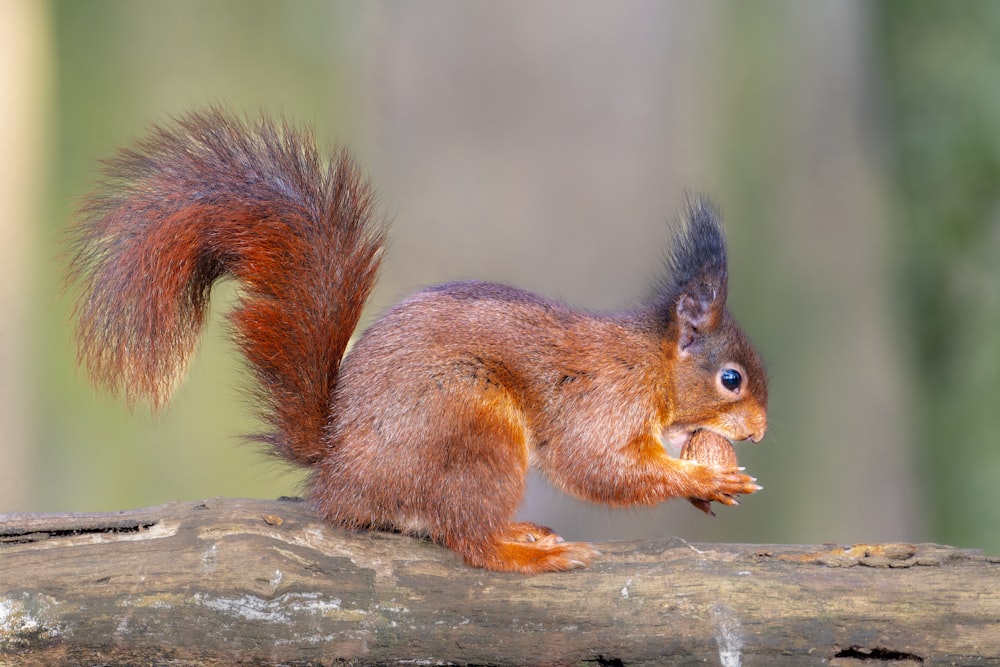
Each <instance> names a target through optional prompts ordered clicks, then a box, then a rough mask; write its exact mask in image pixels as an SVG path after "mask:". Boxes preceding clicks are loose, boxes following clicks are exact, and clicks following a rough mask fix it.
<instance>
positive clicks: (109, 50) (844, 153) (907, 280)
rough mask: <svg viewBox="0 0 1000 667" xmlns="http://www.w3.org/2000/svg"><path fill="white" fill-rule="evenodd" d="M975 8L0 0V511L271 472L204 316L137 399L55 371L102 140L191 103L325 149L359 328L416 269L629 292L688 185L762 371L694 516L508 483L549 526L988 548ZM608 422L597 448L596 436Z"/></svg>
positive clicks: (287, 475)
mask: <svg viewBox="0 0 1000 667" xmlns="http://www.w3.org/2000/svg"><path fill="white" fill-rule="evenodd" d="M998 36H1000V4H998V3H995V2H990V1H988V0H973V1H968V2H963V3H950V2H944V1H933V0H924V1H923V2H903V1H899V2H895V1H892V2H889V1H881V2H865V1H861V0H856V1H847V0H845V1H843V2H816V3H801V2H796V1H794V0H780V1H779V0H773V1H767V2H717V1H713V2H695V1H693V0H691V1H685V2H622V3H598V2H589V1H584V2H568V1H565V2H563V1H556V0H552V1H548V2H541V3H535V2H530V3H529V2H521V3H517V2H513V3H502V4H501V3H464V2H425V3H403V2H371V3H347V2H344V3H340V2H315V1H312V2H309V1H300V2H284V3H276V2H264V1H241V2H232V1H227V0H215V1H209V2H205V1H200V0H199V1H194V0H175V1H172V2H132V1H124V0H105V1H89V2H78V1H76V0H66V1H54V2H42V1H31V0H3V2H0V70H2V72H0V94H2V104H0V136H2V137H3V139H2V145H0V148H2V150H0V195H2V200H3V201H4V202H5V205H4V208H3V211H2V212H0V278H2V280H0V285H2V287H0V318H2V324H0V424H2V425H3V437H2V440H0V512H5V511H44V512H50V511H96V510H111V509H124V508H129V507H136V506H144V505H152V504H158V503H162V502H166V501H168V500H171V499H197V498H203V497H211V496H216V495H228V496H254V497H274V496H278V495H282V494H296V493H299V492H301V482H302V475H301V474H300V473H298V472H296V471H289V470H287V469H286V468H284V467H283V466H281V465H280V464H278V463H275V462H273V461H270V460H269V459H267V458H266V457H264V456H262V455H261V454H260V452H258V451H256V450H255V449H254V448H253V447H249V446H245V445H243V444H241V441H240V438H239V434H241V433H247V432H252V431H254V430H255V424H254V423H253V422H252V421H251V420H250V418H249V416H248V415H249V413H250V410H249V409H248V406H247V405H246V403H245V401H244V400H243V398H242V396H243V393H242V392H241V386H242V385H243V383H244V382H245V378H244V376H243V373H242V368H241V363H240V361H239V359H238V358H237V357H236V356H235V354H234V353H233V350H232V349H231V348H230V346H229V345H228V344H227V342H226V341H225V336H224V332H223V330H222V327H221V326H220V319H221V318H219V317H218V315H217V314H218V313H219V312H222V311H224V309H225V308H226V304H227V303H228V302H229V301H230V300H231V298H232V294H233V286H232V285H225V284H224V285H221V286H220V287H219V288H217V289H216V290H215V293H214V296H213V311H214V312H215V313H216V316H214V317H213V320H212V322H211V324H210V325H209V327H208V330H207V331H206V335H205V337H204V340H203V343H202V345H201V348H200V351H199V354H198V357H197V359H196V362H195V363H194V365H193V367H192V369H191V373H190V376H189V377H188V378H187V380H186V382H185V383H184V384H183V386H182V387H181V389H180V391H179V392H178V394H177V396H176V398H175V400H174V401H173V403H172V404H171V406H170V407H169V408H168V409H167V410H166V411H165V412H164V413H163V414H159V415H150V414H149V412H148V410H145V409H142V408H140V409H138V410H137V411H136V412H135V413H134V414H129V413H128V411H127V409H126V407H125V405H124V404H123V403H122V402H121V401H116V400H113V399H110V398H108V397H107V396H104V395H101V394H100V393H98V392H95V391H94V390H93V389H91V388H90V387H89V385H88V383H87V380H86V378H85V377H83V376H82V374H80V373H78V372H77V371H76V370H75V369H74V355H75V351H74V347H73V342H72V335H71V334H72V330H71V319H70V311H71V307H72V303H71V302H72V299H71V298H70V296H69V295H66V294H64V293H63V292H62V285H61V281H62V267H63V261H62V259H61V258H60V257H59V253H60V252H61V249H60V242H61V238H62V235H63V233H64V230H65V228H66V226H67V224H68V223H69V221H70V220H71V218H72V215H73V210H74V207H75V205H76V202H78V201H79V198H80V197H81V196H82V195H83V194H84V193H85V192H87V191H88V189H89V188H90V187H91V185H92V183H93V178H94V175H95V167H96V164H97V162H98V160H100V159H101V158H102V157H107V156H108V155H110V154H111V152H112V151H113V150H114V149H115V147H117V146H120V145H122V144H124V143H127V142H129V141H130V140H131V139H134V138H135V137H137V136H138V135H140V134H141V133H142V131H143V129H144V128H146V127H147V126H148V125H149V123H151V122H157V121H163V120H165V119H168V118H169V117H170V116H172V115H176V114H179V113H183V112H184V111H186V110H190V109H194V108H199V107H204V106H206V105H209V104H224V105H227V106H230V107H233V108H235V109H237V110H240V111H244V112H247V113H251V114H252V113H257V112H259V111H267V112H270V113H276V114H283V115H285V116H286V117H288V118H290V119H293V120H295V121H296V122H299V123H301V124H304V125H311V126H314V127H315V128H316V129H317V134H318V136H319V137H321V138H322V140H323V141H324V142H325V143H329V144H331V145H332V144H334V143H346V144H347V145H349V146H351V147H352V148H353V149H354V150H355V152H356V153H357V155H358V156H359V158H360V160H361V162H362V163H363V164H364V165H365V167H366V169H367V171H368V172H369V174H370V175H371V177H372V179H373V180H374V181H375V182H376V183H377V184H378V187H379V191H380V193H381V201H382V205H383V208H384V210H385V211H386V212H387V213H388V214H389V215H390V216H391V217H392V218H393V219H394V225H393V231H392V235H391V238H392V246H391V248H390V253H389V256H388V258H387V261H386V265H385V269H384V271H383V278H382V281H381V283H380V285H379V287H378V289H377V290H376V293H375V295H374V297H373V299H372V303H371V308H370V313H369V315H368V317H367V319H366V322H371V320H372V318H374V317H375V316H376V314H377V313H378V311H379V310H381V309H383V308H385V307H387V306H388V305H390V304H391V303H393V302H394V301H396V300H397V299H398V298H400V297H401V296H402V295H404V294H406V293H408V292H410V291H412V290H414V289H417V288H419V287H420V286H422V285H426V284H431V283H435V282H442V281H445V280H451V279H456V278H484V279H490V280H495V281H500V282H507V283H513V284H518V285H520V286H523V287H526V288H529V289H532V290H535V291H538V292H541V293H543V294H546V295H548V296H553V297H557V298H562V299H565V300H566V301H568V302H570V303H573V304H577V305H580V306H582V307H587V308H598V309H607V308H614V307H616V306H617V307H620V306H624V305H628V304H631V303H634V302H635V301H636V300H638V299H641V298H642V296H643V294H644V293H645V291H646V290H647V289H648V287H649V285H650V284H651V283H652V282H653V277H654V276H655V275H656V273H657V271H658V270H659V267H660V263H661V261H662V256H663V252H664V247H663V243H664V240H665V238H666V236H667V234H666V221H668V220H670V219H671V217H672V216H673V215H674V212H675V211H676V210H677V208H678V207H679V206H680V204H681V203H682V201H683V195H684V192H685V191H687V190H695V191H705V192H707V193H709V194H710V195H711V196H712V197H713V198H714V199H715V200H716V201H717V202H718V204H719V205H720V207H721V208H722V210H723V212H724V215H725V217H726V221H727V227H728V230H729V237H730V257H731V272H730V275H731V277H730V288H731V294H730V305H731V308H732V310H733V311H734V313H735V314H736V315H737V317H738V318H739V319H740V320H741V321H742V322H743V324H744V326H745V328H746V330H747V331H748V333H749V334H750V336H751V337H752V338H753V339H754V340H755V342H756V343H757V345H758V347H759V348H760V350H761V352H762V354H763V356H764V357H765V358H766V360H767V362H768V366H769V370H770V373H771V386H772V394H771V428H770V431H769V434H768V437H767V439H766V440H765V441H764V443H763V444H761V445H750V444H745V445H741V446H740V448H739V450H738V451H739V455H740V460H741V462H742V463H743V464H745V465H746V466H747V467H748V468H749V470H750V471H751V472H752V473H753V474H755V475H756V476H757V477H758V478H759V479H760V482H761V483H762V484H763V485H764V487H765V489H764V491H763V492H761V493H759V494H757V495H755V496H752V497H749V498H747V499H745V500H744V502H743V504H742V506H741V507H739V508H736V509H729V508H723V509H721V510H720V511H719V516H718V517H717V518H716V519H714V520H709V519H707V518H705V517H703V516H702V515H701V514H700V513H699V512H697V511H696V510H694V509H693V508H691V507H689V506H688V505H687V504H686V503H683V502H676V503H668V504H667V505H665V506H663V507H661V508H656V509H652V510H610V509H606V508H599V507H592V506H589V505H585V504H582V503H578V502H576V501H574V500H572V499H569V498H566V497H565V496H563V495H562V494H560V493H558V492H556V491H555V490H553V489H552V488H550V487H549V486H547V484H546V483H545V482H544V481H543V480H541V479H534V480H533V482H532V486H531V490H530V492H529V494H528V497H527V498H526V502H525V507H524V510H523V513H524V515H525V516H526V517H530V518H531V519H532V520H536V521H539V522H541V523H546V524H549V525H553V526H555V527H556V528H557V529H558V530H559V531H560V533H561V534H562V535H563V536H564V537H566V538H569V539H608V538H638V537H644V536H659V535H666V534H677V535H681V536H683V537H685V538H689V539H692V540H724V541H752V542H772V541H773V542H807V543H812V542H824V541H832V542H845V543H846V542H860V541H888V540H907V541H928V540H929V541H938V542H945V543H950V544H955V545H958V546H963V547H979V548H983V549H986V550H987V551H988V552H990V553H993V554H1000V446H998V445H1000V442H998V437H997V435H996V431H997V427H998V426H1000V206H998V205H1000V39H998ZM610 444H612V443H609V445H610Z"/></svg>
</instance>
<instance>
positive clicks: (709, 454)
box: [680, 430, 739, 516]
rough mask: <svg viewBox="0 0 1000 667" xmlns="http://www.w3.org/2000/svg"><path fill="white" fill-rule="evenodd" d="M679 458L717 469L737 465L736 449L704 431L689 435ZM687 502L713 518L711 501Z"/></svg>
mask: <svg viewBox="0 0 1000 667" xmlns="http://www.w3.org/2000/svg"><path fill="white" fill-rule="evenodd" d="M680 458H682V459H685V460H688V461H697V462H698V463H702V464H704V465H711V466H717V467H719V468H735V467H737V466H738V465H739V462H738V461H737V460H736V449H735V448H734V447H733V445H732V443H731V442H729V441H728V440H726V439H725V438H723V437H722V436H721V435H716V434H715V433H712V432H711V431H705V430H698V431H695V432H694V433H692V434H691V437H690V438H688V441H687V442H685V443H684V447H682V448H681V453H680ZM688 500H689V501H690V502H691V504H692V505H694V506H695V507H697V508H698V509H700V510H701V511H702V512H704V513H705V514H708V515H709V516H715V512H713V511H712V503H711V501H709V500H703V499H701V498H689V499H688Z"/></svg>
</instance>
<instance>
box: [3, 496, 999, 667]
mask: <svg viewBox="0 0 1000 667" xmlns="http://www.w3.org/2000/svg"><path fill="white" fill-rule="evenodd" d="M599 548H600V549H601V551H602V552H603V553H604V557H603V558H602V559H601V560H600V561H599V562H598V563H596V564H595V565H593V566H592V567H590V568H589V569H585V570H579V571H575V572H569V573H562V574H550V575H539V576H534V577H524V576H521V575H504V574H495V573H490V572H485V571H483V570H476V569H471V568H468V567H466V566H464V565H463V564H462V563H461V562H460V559H459V558H458V557H457V556H456V555H455V554H453V553H451V552H450V551H447V550H445V549H442V548H440V547H438V546H435V545H434V544H431V543H429V542H427V541H421V540H416V539H412V538H408V537H403V536H399V535H391V534H385V533H347V532H343V531H340V530H337V529H335V528H332V527H330V526H328V525H325V524H324V523H323V522H322V521H320V520H319V519H318V518H317V517H316V516H315V515H313V514H312V513H311V512H310V511H309V510H308V508H307V507H305V506H304V505H303V504H302V503H299V502H294V501H287V500H285V501H261V500H235V499H215V500H209V501H204V502H200V503H171V504H169V505H164V506H162V507H154V508H148V509H141V510H135V511H128V512H115V513H111V514H67V515H28V514H8V515H0V664H3V665H8V664H10V665H36V664H38V665H61V664H67V665H68V664H72V665H77V664H112V665H119V664H159V663H169V664H171V665H195V664H197V665H233V664H255V665H277V664H281V665H331V664H386V663H398V664H517V665H528V664H576V665H580V664H584V665H586V664H592V665H634V664H654V663H655V664H680V663H684V664H688V663H695V662H703V661H704V662H706V664H722V665H739V664H742V663H743V662H746V663H753V664H768V665H803V664H827V665H860V664H873V663H876V664H877V663H886V664H890V663H891V664H892V665H897V666H899V665H908V664H913V665H916V664H923V665H933V664H955V663H958V664H965V663H975V664H977V665H982V664H1000V562H998V559H995V558H987V557H985V556H983V555H982V554H981V553H979V552H975V551H963V550H958V549H954V548H951V547H943V546H938V545H932V544H923V545H906V544H886V545H855V546H853V547H851V548H843V547H835V546H830V545H824V546H788V545H728V544H689V543H687V542H685V541H683V540H681V539H677V538H674V539H667V540H650V541H645V542H630V543H608V544H602V545H599Z"/></svg>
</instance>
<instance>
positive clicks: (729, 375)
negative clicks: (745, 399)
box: [719, 368, 743, 392]
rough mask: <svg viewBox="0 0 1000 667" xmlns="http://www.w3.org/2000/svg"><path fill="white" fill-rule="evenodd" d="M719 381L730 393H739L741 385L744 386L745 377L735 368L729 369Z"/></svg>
mask: <svg viewBox="0 0 1000 667" xmlns="http://www.w3.org/2000/svg"><path fill="white" fill-rule="evenodd" d="M719 381H720V382H721V383H722V386H723V387H725V388H726V389H728V390H729V391H733V392H735V391H739V389H740V385H741V384H743V376H742V375H740V372H739V371H738V370H736V369H734V368H727V369H725V370H723V371H722V373H720V374H719Z"/></svg>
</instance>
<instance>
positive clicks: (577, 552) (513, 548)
mask: <svg viewBox="0 0 1000 667" xmlns="http://www.w3.org/2000/svg"><path fill="white" fill-rule="evenodd" d="M449 546H450V547H451V548H452V549H454V550H455V551H458V552H459V553H461V554H462V555H463V556H464V558H465V562H466V563H467V564H468V565H471V566H473V567H481V568H484V569H486V570H493V571H494V572H520V573H521V574H537V573H540V572H562V571H564V570H575V569H577V568H581V567H587V566H588V565H590V563H591V562H592V561H593V560H594V559H595V558H597V557H598V556H600V555H601V552H600V551H598V550H597V549H595V548H594V547H593V546H592V545H590V544H587V543H585V542H566V541H565V540H563V538H561V537H559V536H558V535H556V534H555V533H554V532H553V531H552V529H550V528H546V527H544V526H537V525H535V524H533V523H512V524H510V525H509V526H508V527H507V528H506V529H505V530H504V531H503V532H502V533H500V534H498V535H495V536H493V537H492V538H491V539H490V540H489V542H488V543H487V545H485V546H483V545H475V546H473V545H449Z"/></svg>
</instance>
